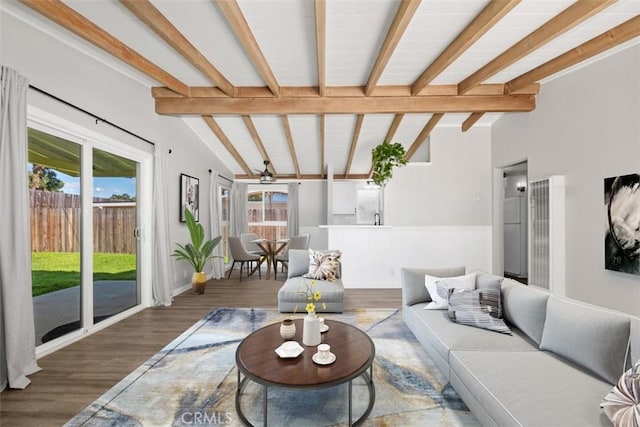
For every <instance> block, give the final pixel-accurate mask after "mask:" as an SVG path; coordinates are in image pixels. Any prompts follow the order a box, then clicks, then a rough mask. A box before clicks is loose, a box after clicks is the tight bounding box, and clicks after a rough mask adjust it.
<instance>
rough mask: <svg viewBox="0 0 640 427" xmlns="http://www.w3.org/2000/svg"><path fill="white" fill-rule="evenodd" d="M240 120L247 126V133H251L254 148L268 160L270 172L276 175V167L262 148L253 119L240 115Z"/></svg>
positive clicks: (263, 158)
mask: <svg viewBox="0 0 640 427" xmlns="http://www.w3.org/2000/svg"><path fill="white" fill-rule="evenodd" d="M242 121H243V122H244V125H245V126H246V127H247V130H248V131H249V135H251V138H252V139H253V142H255V144H256V148H257V149H258V151H259V152H260V156H261V157H262V160H268V161H269V166H268V168H269V170H270V171H271V173H272V174H274V175H277V172H276V168H275V167H274V166H273V162H271V159H270V158H269V154H267V150H266V148H264V144H263V143H262V139H260V135H259V134H258V130H257V129H256V127H255V125H254V124H253V120H251V117H249V116H242Z"/></svg>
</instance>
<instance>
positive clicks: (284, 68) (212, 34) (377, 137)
mask: <svg viewBox="0 0 640 427" xmlns="http://www.w3.org/2000/svg"><path fill="white" fill-rule="evenodd" d="M221 1H226V0H221ZM64 3H65V4H66V5H68V6H69V7H71V8H73V9H74V10H76V11H77V12H79V13H80V14H82V15H83V16H84V17H86V18H88V19H89V20H90V21H92V22H93V23H95V24H96V25H98V26H99V27H101V28H102V29H104V30H106V31H107V32H108V33H110V34H112V35H113V36H114V37H115V38H116V39H118V40H119V41H121V42H122V43H124V44H125V45H127V46H129V47H130V48H131V49H133V50H135V51H136V52H138V53H140V54H141V55H142V56H144V57H145V58H147V59H148V60H149V61H151V62H152V63H154V64H156V65H157V66H159V67H160V68H162V69H164V70H165V71H166V72H168V73H169V74H171V75H172V76H174V77H175V78H177V79H178V80H180V81H181V82H183V83H185V84H186V85H187V86H190V87H192V86H209V87H210V86H215V85H214V84H213V83H212V82H211V81H210V80H209V79H208V78H207V77H206V76H204V75H203V74H202V73H201V72H200V71H198V69H196V68H195V67H194V66H192V65H191V64H190V63H189V62H188V61H186V60H185V59H184V58H183V57H182V56H181V55H180V54H178V53H177V52H176V51H175V50H174V49H173V48H172V47H170V46H169V45H168V44H167V43H165V42H164V41H163V40H162V39H161V38H160V37H159V36H158V35H157V34H156V33H154V32H153V31H152V30H151V29H150V28H149V27H147V26H146V25H145V24H143V23H142V22H141V21H140V20H139V19H138V18H137V17H135V16H134V15H133V14H132V13H131V12H130V11H129V10H128V9H127V8H126V7H124V6H123V5H122V4H121V3H120V2H118V1H115V0H92V1H87V0H65V1H64ZM400 3H401V2H400V0H367V1H363V0H326V85H327V86H365V85H366V83H367V80H368V78H369V74H370V73H371V70H372V67H373V65H374V63H375V61H376V58H377V57H378V54H379V52H380V49H381V47H382V45H383V42H384V40H385V37H386V35H387V32H388V30H389V28H390V26H391V24H392V22H393V19H394V15H395V13H396V11H397V10H398V7H399V5H400ZM488 3H489V2H488V1H487V0H422V2H420V4H419V6H418V8H417V11H416V12H415V14H414V15H413V17H412V19H411V21H410V23H409V25H408V26H407V28H406V31H405V32H404V34H403V36H402V38H401V39H400V41H399V43H398V45H397V46H396V48H395V50H394V51H393V53H392V55H391V57H390V59H389V62H388V64H387V65H386V67H385V68H384V71H383V72H382V75H381V77H380V79H379V81H378V85H379V86H385V85H400V86H410V85H412V84H413V82H414V81H416V79H417V78H418V77H419V76H420V75H421V74H422V72H423V71H424V70H425V69H426V68H427V67H428V66H429V64H431V63H432V61H434V60H435V59H436V58H437V57H438V55H439V54H440V53H441V52H442V51H443V50H444V49H445V48H446V47H447V46H448V45H449V44H450V43H451V42H452V41H453V40H454V39H455V38H456V36H457V35H458V34H459V33H460V32H461V31H462V30H464V29H465V27H466V26H467V25H468V24H469V23H470V22H471V21H472V20H473V19H474V17H476V16H477V15H478V14H479V13H480V12H481V11H482V10H483V9H484V8H485V6H486V5H487V4H488ZM573 3H574V2H573V1H571V0H523V1H521V2H520V3H519V4H518V5H517V6H515V7H514V8H513V9H512V10H511V11H510V12H509V13H508V14H507V15H506V16H505V17H503V18H502V19H501V20H500V21H499V22H498V23H497V24H496V25H495V26H493V27H492V28H491V29H490V30H489V31H487V32H486V34H484V35H483V36H481V37H480V38H479V39H478V40H477V41H476V42H475V43H474V44H473V45H472V46H471V47H470V48H469V49H468V50H467V51H466V52H464V53H463V54H462V55H461V56H460V57H459V58H458V59H457V60H456V61H455V62H454V63H453V64H451V65H450V66H449V67H447V68H446V69H445V70H444V71H443V72H442V73H440V74H439V75H438V76H437V77H436V78H435V79H434V80H433V81H432V82H431V83H430V84H433V85H435V84H438V85H440V84H458V83H459V82H461V81H463V80H464V79H465V78H467V77H468V76H469V75H471V74H473V73H474V72H475V71H477V70H478V69H480V68H481V67H483V66H484V65H485V64H486V63H488V62H489V61H491V60H492V59H494V58H496V57H497V56H499V55H500V54H501V53H503V52H504V51H505V50H507V49H509V48H510V47H511V46H513V45H514V44H516V43H517V42H518V41H520V40H521V39H523V38H525V37H526V36H527V35H528V34H530V33H531V32H533V31H534V30H536V29H537V28H538V27H540V26H541V25H543V24H544V23H545V22H547V21H549V20H550V19H551V18H553V17H554V16H556V15H557V14H559V13H560V12H562V11H563V10H564V9H566V8H567V7H569V6H570V5H572V4H573ZM152 4H153V5H154V6H155V7H156V8H157V9H158V10H159V11H160V12H161V13H162V14H163V15H164V16H165V17H166V18H167V19H168V20H169V21H170V22H171V23H172V24H173V25H174V26H175V27H176V28H177V29H178V30H179V31H180V32H181V33H182V34H183V35H184V36H185V37H186V38H187V39H188V40H189V41H190V42H191V44H193V45H194V46H195V47H196V48H197V49H198V50H199V51H200V52H201V53H202V54H203V55H204V56H205V57H206V58H207V59H208V61H209V62H210V63H211V64H213V65H214V66H215V67H216V68H217V69H218V70H219V71H220V72H221V73H222V75H224V76H225V77H226V78H227V80H229V81H230V82H231V84H233V85H234V86H236V87H253V86H258V87H263V86H265V85H266V84H265V81H264V80H263V78H262V77H261V75H260V73H259V72H258V71H257V67H256V66H254V64H253V63H252V61H251V60H250V59H249V56H248V55H247V54H246V53H245V50H244V48H243V46H242V44H241V43H240V42H239V41H238V38H237V37H236V35H235V33H234V31H233V30H232V28H231V27H230V25H229V24H228V23H227V20H226V19H225V17H224V15H223V13H222V12H221V11H220V9H219V7H218V5H217V4H216V2H215V1H209V0H184V1H177V0H153V1H152ZM238 4H239V6H240V9H241V11H242V14H243V15H244V17H245V19H246V21H247V22H248V25H249V27H250V30H251V32H252V33H253V36H254V37H255V39H256V40H257V43H258V45H259V48H260V50H261V51H262V53H263V55H264V57H265V58H266V61H267V63H268V65H269V67H270V68H271V70H272V72H273V75H274V76H275V79H276V81H277V83H278V84H279V85H280V86H281V87H287V86H304V87H316V86H318V66H317V49H316V26H315V25H316V17H315V5H314V2H313V1H312V0H238ZM2 8H3V9H5V10H8V11H10V13H14V14H19V15H20V16H22V17H23V19H26V20H28V21H29V22H31V23H33V25H36V26H38V27H39V28H42V29H44V30H45V31H48V32H49V33H50V34H52V35H54V36H55V37H58V38H61V39H63V40H64V41H66V42H67V43H69V44H71V45H73V46H75V47H77V48H78V49H80V50H82V51H84V52H87V53H89V54H91V55H92V56H94V57H97V58H100V59H101V60H103V61H104V62H105V63H109V65H110V66H112V67H114V68H116V69H118V70H120V71H121V72H124V73H127V74H128V75H131V76H133V77H134V78H136V79H138V80H139V81H141V82H143V83H144V84H146V85H148V86H149V87H154V86H162V85H161V84H159V83H158V82H156V81H154V80H153V79H151V78H149V77H148V76H146V75H144V74H142V73H140V72H139V71H137V70H136V69H135V68H133V67H131V66H129V65H127V64H125V63H124V62H122V61H120V60H118V59H115V58H114V57H112V56H110V55H108V54H106V53H104V52H102V51H100V49H99V48H97V47H95V46H94V45H92V44H90V43H89V42H87V41H85V40H83V39H82V38H80V37H78V36H76V35H73V34H72V33H71V32H70V31H68V30H66V29H64V28H62V27H61V26H58V25H57V24H54V23H52V22H50V21H47V20H46V18H43V17H42V16H40V15H39V14H38V13H37V12H35V11H33V10H31V9H29V8H28V7H26V6H23V5H21V4H19V3H17V2H16V1H15V0H9V1H4V2H3V3H2ZM638 14H640V0H620V1H618V2H616V3H614V4H613V5H611V6H609V7H607V8H605V9H604V11H601V12H600V13H598V14H597V15H595V16H593V17H591V18H589V19H587V20H586V21H584V22H583V23H581V24H579V25H577V26H576V27H574V28H573V29H570V30H568V31H567V32H566V33H564V34H561V35H560V36H558V37H557V38H555V39H553V40H551V41H550V42H549V43H547V44H545V45H544V46H542V47H541V48H539V49H537V50H536V51H534V52H533V53H531V54H529V55H527V56H525V57H524V58H522V59H520V60H518V61H516V62H514V63H513V64H512V65H510V66H508V67H506V68H505V69H504V70H502V71H500V72H498V73H497V74H495V75H493V76H492V77H490V78H489V79H488V80H487V81H486V82H485V83H505V82H507V81H509V80H511V79H513V78H515V77H517V76H519V75H521V74H523V73H525V72H527V71H529V70H531V69H533V68H535V67H537V66H539V65H540V64H542V63H544V62H546V61H548V60H550V59H552V58H554V57H556V56H558V55H560V54H562V53H564V52H566V51H568V50H571V49H572V48H574V47H576V46H577V45H579V44H581V43H584V42H586V41H588V40H589V39H591V38H593V37H595V36H597V35H599V34H601V33H603V32H605V31H607V30H609V29H611V28H613V27H615V26H616V25H619V24H621V23H623V22H624V21H626V20H629V19H630V18H632V17H634V16H636V15H638ZM632 43H638V37H636V38H635V39H633V40H631V41H630V42H627V43H626V44H625V45H621V46H626V45H628V44H632ZM619 48H621V47H619ZM552 77H553V76H552ZM542 83H544V81H543V82H542ZM150 96H151V95H150ZM509 114H511V113H509ZM523 114H526V113H523ZM499 116H500V113H488V114H485V115H484V116H483V117H482V118H481V119H480V120H479V121H478V122H477V124H476V125H475V126H488V125H491V124H492V123H493V122H494V121H495V120H496V119H497V118H498V117H499ZM430 117H431V114H428V113H427V114H406V115H405V117H404V118H403V120H402V122H401V123H400V126H399V127H398V130H397V132H396V134H395V136H394V138H393V141H394V142H400V143H402V144H403V145H405V147H407V148H408V147H409V146H410V145H411V144H412V143H413V141H414V140H415V138H416V136H417V135H418V134H419V133H420V131H421V130H422V128H423V127H424V126H425V124H426V123H427V121H428V120H429V118H430ZM467 117H469V114H468V113H467V114H464V113H455V114H445V116H444V118H443V119H442V120H441V121H440V122H439V124H438V126H457V127H459V126H461V124H462V122H463V121H464V120H465V119H466V118H467ZM287 118H288V121H289V124H290V128H291V133H292V136H293V142H294V147H295V153H296V157H297V162H298V164H299V167H300V173H301V174H302V175H317V174H320V173H321V171H322V169H323V166H324V165H322V164H321V152H320V151H321V143H320V133H321V132H320V116H318V115H296V114H290V115H288V116H287ZM356 119H357V115H355V114H327V115H326V116H325V129H324V131H325V147H324V150H325V152H324V154H325V163H330V164H332V166H333V169H334V171H336V173H340V171H343V170H345V168H346V165H347V162H348V158H349V150H350V147H351V141H352V138H353V134H354V127H355V124H356ZM393 119H394V114H367V115H366V116H365V117H364V120H363V124H362V129H361V132H360V136H359V139H358V143H357V147H356V150H355V154H354V157H353V161H352V164H351V168H350V173H352V174H367V173H368V171H369V169H370V151H371V148H373V147H374V146H375V145H377V144H379V143H380V142H382V141H383V139H384V137H385V135H386V134H387V131H388V130H389V127H390V126H391V123H392V121H393ZM184 120H185V121H186V122H187V123H188V125H189V126H190V127H191V128H192V129H193V130H194V132H196V133H197V135H198V136H199V137H200V138H201V139H202V140H203V142H204V143H205V144H206V145H207V146H209V147H210V148H211V149H212V150H213V151H214V153H215V154H216V155H217V156H218V157H219V158H220V159H221V160H222V161H223V162H224V163H225V164H226V165H227V166H228V167H229V169H230V170H231V171H232V172H233V173H234V174H237V175H243V174H244V173H245V172H244V171H243V169H242V168H241V166H240V165H239V164H238V162H236V160H235V159H234V158H233V156H232V155H231V154H230V153H229V152H228V151H227V149H226V148H225V147H224V146H223V145H222V143H221V142H220V141H219V140H218V138H217V137H216V136H215V135H214V134H213V132H212V131H211V129H210V128H209V127H208V126H207V124H206V123H205V122H204V120H203V119H202V118H201V117H199V116H189V117H185V118H184ZM215 120H216V122H217V123H218V124H219V126H220V127H221V128H222V130H223V132H224V133H225V134H226V136H227V137H228V139H229V140H230V141H231V142H232V144H233V145H234V147H235V148H236V150H237V151H238V152H239V153H240V155H241V157H242V159H243V160H244V161H245V162H246V163H247V164H248V165H249V167H251V168H255V169H262V168H263V165H262V161H263V158H262V156H261V155H260V152H259V151H258V149H257V148H256V144H255V142H254V140H253V138H252V137H251V135H250V133H249V131H248V129H247V126H246V124H245V122H244V121H243V119H242V117H239V116H233V115H228V116H215ZM251 120H252V121H253V124H254V125H255V128H256V130H257V132H258V134H259V136H260V139H261V140H262V143H263V144H264V146H265V149H266V152H267V154H268V156H269V158H270V160H271V162H272V165H273V167H274V168H275V170H276V172H277V173H278V175H281V176H284V175H287V176H291V175H295V173H296V171H295V167H294V160H293V156H292V154H291V153H290V150H289V148H288V145H287V140H286V136H285V132H284V129H283V125H282V121H281V118H280V116H277V115H252V116H251Z"/></svg>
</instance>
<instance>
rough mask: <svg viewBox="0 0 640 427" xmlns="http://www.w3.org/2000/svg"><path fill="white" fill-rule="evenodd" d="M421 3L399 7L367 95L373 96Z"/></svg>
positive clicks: (411, 0) (415, 0) (406, 2)
mask: <svg viewBox="0 0 640 427" xmlns="http://www.w3.org/2000/svg"><path fill="white" fill-rule="evenodd" d="M420 1H421V0H402V1H401V3H400V6H398V11H397V12H396V15H395V17H394V18H393V22H392V23H391V27H390V28H389V31H388V32H387V37H386V38H385V39H384V42H383V43H382V48H381V49H380V53H378V58H377V59H376V62H375V64H374V65H373V68H372V69H371V74H370V75H369V80H368V81H367V85H366V86H365V91H364V93H365V95H367V96H369V95H371V93H372V92H373V89H374V88H375V87H376V85H377V84H378V80H380V76H381V75H382V72H383V71H384V68H385V67H386V66H387V63H388V62H389V59H390V58H391V55H392V54H393V51H394V50H395V48H396V46H398V42H399V41H400V39H401V38H402V35H403V34H404V32H405V30H406V29H407V26H408V25H409V22H411V18H413V15H414V14H415V13H416V10H417V9H418V6H419V5H420Z"/></svg>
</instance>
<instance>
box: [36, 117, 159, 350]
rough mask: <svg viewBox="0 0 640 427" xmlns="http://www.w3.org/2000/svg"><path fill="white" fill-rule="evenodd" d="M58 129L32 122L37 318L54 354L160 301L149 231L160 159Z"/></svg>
mask: <svg viewBox="0 0 640 427" xmlns="http://www.w3.org/2000/svg"><path fill="white" fill-rule="evenodd" d="M59 122H63V121H62V120H60V121H55V122H52V124H49V123H42V122H40V121H38V120H33V119H32V120H30V121H29V129H28V150H29V157H28V162H29V164H28V169H29V176H28V187H29V189H28V191H29V195H30V200H31V247H32V279H33V283H32V292H33V305H34V320H35V329H36V345H37V346H40V347H42V348H45V351H48V349H55V348H56V347H57V345H59V344H60V343H61V342H66V341H70V340H74V339H78V338H79V337H80V336H81V335H82V334H85V333H88V332H90V331H91V330H92V329H94V328H95V327H96V326H97V325H100V324H103V323H102V322H105V321H106V320H107V319H111V322H113V321H117V320H118V319H119V318H121V317H123V316H126V315H129V314H131V313H132V312H133V311H132V310H134V309H136V310H139V309H141V306H142V305H143V304H147V305H148V304H149V301H150V299H151V297H150V295H151V285H150V279H149V273H148V272H149V271H150V255H149V248H150V238H147V239H145V234H146V233H150V232H151V231H150V228H149V227H147V229H145V228H144V227H141V226H140V224H151V220H150V215H151V209H150V207H149V204H150V200H151V199H150V193H151V191H150V189H149V185H150V184H149V183H150V181H151V179H150V176H151V168H152V156H151V153H144V152H138V151H136V150H132V149H131V147H127V146H126V145H124V144H118V143H117V141H113V140H106V139H105V140H101V137H100V136H99V135H93V134H83V133H82V130H77V129H69V130H67V129H64V130H63V129H61V127H60V126H58V124H59ZM69 126H71V127H72V125H69ZM80 129H81V128H80ZM104 324H107V322H105V323H104ZM40 347H39V348H40Z"/></svg>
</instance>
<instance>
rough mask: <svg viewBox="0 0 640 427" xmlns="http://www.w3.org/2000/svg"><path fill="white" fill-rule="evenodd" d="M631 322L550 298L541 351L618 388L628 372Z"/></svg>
mask: <svg viewBox="0 0 640 427" xmlns="http://www.w3.org/2000/svg"><path fill="white" fill-rule="evenodd" d="M630 324H631V320H630V318H629V317H627V316H624V315H622V314H618V313H614V312H611V311H607V310H604V309H600V308H598V307H595V306H587V305H585V304H581V303H578V302H574V301H569V300H565V299H560V298H557V297H552V298H549V301H548V303H547V318H546V321H545V325H544V331H543V333H542V341H541V342H540V348H541V349H543V350H549V351H553V352H554V353H556V354H559V355H560V356H562V357H565V358H567V359H569V360H571V361H573V362H575V363H577V364H579V365H581V366H584V367H585V368H587V369H588V370H590V371H591V372H593V373H594V374H596V375H598V376H599V377H601V378H603V379H605V380H606V381H609V383H611V384H615V383H616V382H617V381H618V378H620V375H621V374H622V373H623V372H624V371H625V363H626V356H627V352H628V346H629V332H630Z"/></svg>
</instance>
